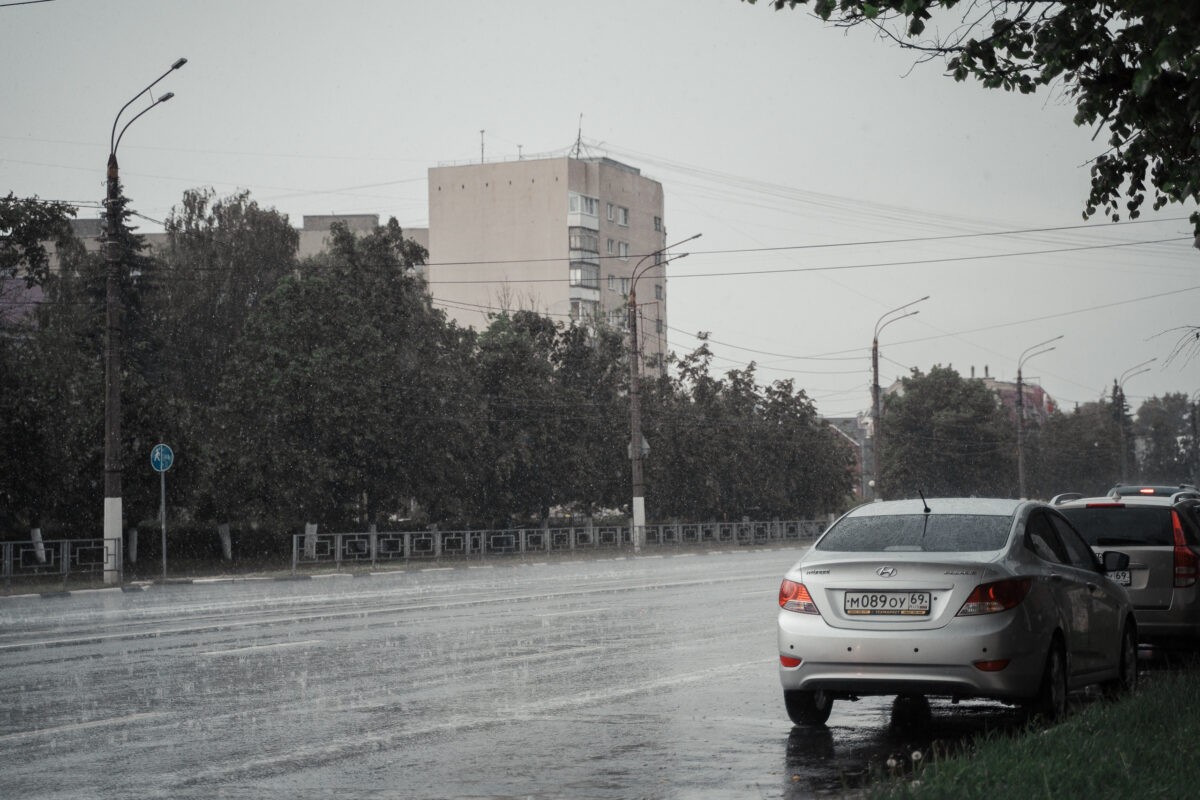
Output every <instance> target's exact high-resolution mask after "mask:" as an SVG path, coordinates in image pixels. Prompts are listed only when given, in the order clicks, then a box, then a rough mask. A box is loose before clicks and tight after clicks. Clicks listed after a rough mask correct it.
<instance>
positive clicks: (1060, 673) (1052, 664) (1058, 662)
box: [1030, 639, 1067, 722]
mask: <svg viewBox="0 0 1200 800" xmlns="http://www.w3.org/2000/svg"><path fill="white" fill-rule="evenodd" d="M1030 711H1032V712H1033V713H1034V715H1036V716H1040V717H1042V718H1043V719H1044V720H1046V721H1047V722H1057V721H1058V720H1060V719H1062V718H1063V717H1064V716H1066V713H1067V659H1066V656H1065V655H1064V654H1063V646H1062V643H1061V642H1060V641H1058V640H1057V639H1055V640H1054V641H1053V642H1051V643H1050V652H1049V653H1048V654H1047V655H1046V667H1045V669H1044V670H1043V671H1042V684H1041V687H1040V688H1039V689H1038V693H1037V696H1036V697H1034V699H1033V701H1032V702H1031V703H1030Z"/></svg>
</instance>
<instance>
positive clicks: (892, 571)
mask: <svg viewBox="0 0 1200 800" xmlns="http://www.w3.org/2000/svg"><path fill="white" fill-rule="evenodd" d="M875 574H876V575H878V576H879V577H881V578H894V577H896V568H895V567H880V568H879V569H877V570H875Z"/></svg>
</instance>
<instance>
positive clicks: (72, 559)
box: [0, 539, 123, 588]
mask: <svg viewBox="0 0 1200 800" xmlns="http://www.w3.org/2000/svg"><path fill="white" fill-rule="evenodd" d="M109 547H112V548H114V549H115V551H116V553H115V556H114V558H112V559H111V563H113V564H117V565H118V567H117V575H116V580H117V582H118V583H119V582H120V581H121V578H122V575H121V567H120V566H119V565H120V564H121V562H122V560H123V559H122V557H121V550H122V542H121V540H120V539H113V540H108V539H50V540H47V541H41V540H36V541H35V540H30V541H27V542H0V579H2V580H3V581H4V586H5V588H9V587H11V586H12V581H13V580H14V579H20V578H41V579H43V580H44V579H46V578H61V579H62V582H63V586H64V587H65V586H66V585H67V581H68V579H70V578H71V577H75V576H81V575H82V576H94V575H100V576H101V577H103V576H104V568H105V563H106V560H107V559H108V555H109Z"/></svg>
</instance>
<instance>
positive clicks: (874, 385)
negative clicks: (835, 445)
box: [871, 295, 930, 499]
mask: <svg viewBox="0 0 1200 800" xmlns="http://www.w3.org/2000/svg"><path fill="white" fill-rule="evenodd" d="M929 298H930V295H925V296H924V297H922V298H919V299H917V300H913V301H912V302H911V303H905V304H904V305H902V306H896V307H895V308H893V309H892V310H891V311H886V312H884V313H883V314H882V315H880V317H879V319H877V320H876V321H875V334H874V336H873V337H872V339H871V428H872V429H873V430H874V433H875V446H874V447H872V448H871V477H872V478H873V479H874V481H875V491H874V495H875V498H876V499H881V498H882V496H883V492H882V491H881V489H882V487H883V481H882V480H880V475H879V454H880V452H881V451H882V450H883V427H882V426H881V425H880V424H879V423H880V416H881V412H882V409H881V407H880V397H879V334H880V333H881V332H882V331H883V329H884V328H886V327H887V326H888V325H891V324H892V323H893V322H896V321H898V320H902V319H904V318H905V317H911V316H914V315H916V314H919V313H921V312H920V311H919V310H916V309H914V310H912V311H908V312H906V313H904V314H901V315H900V316H898V317H892V315H893V314H895V313H896V312H898V311H904V310H905V309H907V308H909V307H910V306H915V305H916V304H917V303H923V302H925V301H926V300H928V299H929ZM888 317H892V318H891V319H888V320H887V322H884V320H885V319H887V318H888Z"/></svg>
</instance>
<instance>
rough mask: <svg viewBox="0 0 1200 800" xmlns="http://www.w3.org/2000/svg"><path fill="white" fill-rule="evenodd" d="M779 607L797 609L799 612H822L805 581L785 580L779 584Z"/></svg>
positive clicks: (788, 609) (786, 609)
mask: <svg viewBox="0 0 1200 800" xmlns="http://www.w3.org/2000/svg"><path fill="white" fill-rule="evenodd" d="M779 607H780V608H782V609H783V610H784V611H795V612H796V613H798V614H820V613H821V612H820V611H818V610H817V604H816V603H814V602H813V600H812V596H811V595H809V593H808V589H807V588H805V586H804V584H803V583H796V582H795V581H789V580H786V579H785V580H784V582H783V583H781V584H780V585H779Z"/></svg>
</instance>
